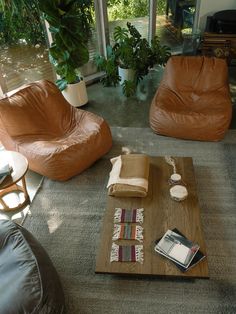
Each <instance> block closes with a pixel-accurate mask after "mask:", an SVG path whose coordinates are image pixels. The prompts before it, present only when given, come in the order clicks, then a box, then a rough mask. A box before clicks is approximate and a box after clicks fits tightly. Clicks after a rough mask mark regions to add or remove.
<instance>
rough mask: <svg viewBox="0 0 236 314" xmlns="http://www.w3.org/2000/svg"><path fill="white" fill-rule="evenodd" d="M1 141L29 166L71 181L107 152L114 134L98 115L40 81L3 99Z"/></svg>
mask: <svg viewBox="0 0 236 314" xmlns="http://www.w3.org/2000/svg"><path fill="white" fill-rule="evenodd" d="M0 141H1V142H2V144H3V145H4V147H5V148H6V149H7V150H13V151H17V152H20V153H22V154H23V155H24V156H25V157H26V158H27V159H28V161H29V167H30V169H31V170H33V171H36V172H38V173H40V174H42V175H44V176H47V177H49V178H51V179H53V180H67V179H69V178H70V177H72V176H74V175H76V174H78V173H80V172H81V171H83V170H84V169H86V168H88V167H89V166H90V165H91V164H93V163H94V162H95V161H96V160H97V159H98V158H100V157H101V156H103V155H104V154H105V153H107V152H108V151H109V149H110V148H111V146H112V137H111V132H110V128H109V126H108V125H107V123H106V122H105V121H104V120H103V119H102V118H101V117H99V116H97V115H95V114H93V113H90V112H87V111H84V110H80V109H76V108H75V107H72V106H71V105H70V104H69V103H68V102H67V101H66V100H65V99H64V97H63V96H62V94H61V92H60V90H59V89H58V88H57V87H56V85H54V84H53V83H51V82H49V81H45V80H43V81H38V82H35V83H31V84H29V85H26V86H24V87H23V88H21V89H19V90H15V91H13V92H11V96H8V97H5V98H3V99H1V100H0Z"/></svg>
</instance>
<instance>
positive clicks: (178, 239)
mask: <svg viewBox="0 0 236 314" xmlns="http://www.w3.org/2000/svg"><path fill="white" fill-rule="evenodd" d="M199 248H200V247H199V245H198V244H197V243H194V242H192V241H190V240H188V239H187V238H186V237H184V236H183V235H182V234H181V233H180V232H179V231H178V230H177V229H174V230H167V232H166V233H165V234H164V236H163V237H162V238H161V239H160V240H158V241H156V245H155V251H156V252H157V253H159V254H161V255H163V256H165V257H166V258H168V259H170V260H172V261H173V262H174V263H175V264H176V265H177V266H180V267H179V268H180V270H182V271H186V270H187V269H188V268H189V267H190V266H193V265H191V262H192V261H193V259H194V257H195V256H196V254H197V253H198V252H199V253H200V254H199V253H198V260H197V261H196V260H195V263H196V262H198V261H200V260H201V259H202V258H203V257H205V256H204V255H203V254H202V253H201V252H200V251H199Z"/></svg>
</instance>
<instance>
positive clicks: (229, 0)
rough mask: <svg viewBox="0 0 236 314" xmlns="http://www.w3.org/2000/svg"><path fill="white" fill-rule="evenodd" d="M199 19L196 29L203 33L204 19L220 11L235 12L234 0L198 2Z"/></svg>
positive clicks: (205, 0) (235, 2) (235, 3)
mask: <svg viewBox="0 0 236 314" xmlns="http://www.w3.org/2000/svg"><path fill="white" fill-rule="evenodd" d="M198 1H199V2H200V3H199V18H198V28H200V29H201V31H204V29H205V25H206V17H207V16H208V15H212V14H214V13H215V12H217V11H221V10H231V9H235V10H236V0H198Z"/></svg>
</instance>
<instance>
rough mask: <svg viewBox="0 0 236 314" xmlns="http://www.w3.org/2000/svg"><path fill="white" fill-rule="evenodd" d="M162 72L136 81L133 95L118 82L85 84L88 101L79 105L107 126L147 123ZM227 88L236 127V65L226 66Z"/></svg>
mask: <svg viewBox="0 0 236 314" xmlns="http://www.w3.org/2000/svg"><path fill="white" fill-rule="evenodd" d="M162 75H163V68H161V67H157V68H155V69H154V70H151V71H150V73H149V74H148V76H147V77H145V78H144V80H143V81H142V82H141V83H140V84H139V86H138V89H137V93H136V95H135V96H132V97H130V98H126V97H125V96H124V95H122V90H121V86H117V87H103V86H102V84H101V83H96V84H93V85H91V86H88V89H87V90H88V97H89V103H88V104H87V105H85V106H83V107H82V109H84V110H88V111H91V112H94V113H97V114H99V115H101V116H102V117H104V118H105V119H106V121H107V122H108V123H109V125H110V126H121V127H141V128H142V127H149V109H150V104H151V101H152V98H153V96H154V94H155V92H156V90H157V88H158V85H159V82H160V80H161V78H162ZM229 83H230V92H231V97H232V103H233V119H232V123H231V126H230V127H231V128H234V129H236V67H231V68H229Z"/></svg>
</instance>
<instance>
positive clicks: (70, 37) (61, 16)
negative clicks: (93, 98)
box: [39, 0, 91, 107]
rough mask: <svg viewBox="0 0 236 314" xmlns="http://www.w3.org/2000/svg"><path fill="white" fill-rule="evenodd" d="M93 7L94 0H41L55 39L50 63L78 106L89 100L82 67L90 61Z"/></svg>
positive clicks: (60, 86)
mask: <svg viewBox="0 0 236 314" xmlns="http://www.w3.org/2000/svg"><path fill="white" fill-rule="evenodd" d="M90 5H91V3H90V0H81V1H76V0H39V9H40V10H41V11H42V12H43V16H44V18H45V19H46V20H47V21H48V23H49V31H50V32H51V34H52V38H53V42H52V44H51V46H50V48H49V60H50V62H51V63H52V64H53V65H54V67H55V70H56V73H57V74H58V75H59V76H60V79H58V80H57V82H56V84H57V86H58V87H59V88H60V90H61V91H63V95H64V97H65V98H66V99H67V100H68V101H69V102H70V103H71V104H72V105H73V106H76V107H77V106H81V105H84V104H85V103H87V101H88V97H87V91H86V85H85V82H84V80H83V78H82V76H81V73H80V67H81V66H82V65H84V64H85V63H87V62H88V60H89V51H88V48H87V38H88V33H89V31H90V22H91V14H90V11H89V7H90Z"/></svg>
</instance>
